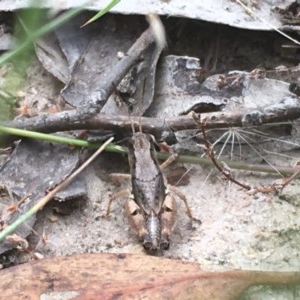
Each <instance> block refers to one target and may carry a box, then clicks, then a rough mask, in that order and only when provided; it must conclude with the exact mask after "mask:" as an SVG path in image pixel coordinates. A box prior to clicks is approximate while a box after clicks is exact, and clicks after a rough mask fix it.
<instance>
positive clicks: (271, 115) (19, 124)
mask: <svg viewBox="0 0 300 300" xmlns="http://www.w3.org/2000/svg"><path fill="white" fill-rule="evenodd" d="M299 117H300V102H299V100H298V98H296V97H295V98H287V99H284V100H283V101H281V102H280V103H277V104H274V105H271V106H268V107H265V108H262V109H261V111H248V112H241V111H234V112H214V113H203V114H201V120H202V122H203V123H205V128H206V129H213V128H228V127H245V126H253V125H262V124H270V123H277V122H287V121H291V120H295V119H298V118H299ZM132 124H133V126H134V128H135V130H137V131H138V128H139V126H140V125H141V126H142V127H143V131H144V132H146V133H151V134H154V135H156V136H159V135H160V134H161V133H162V132H163V131H166V130H170V129H171V130H173V131H178V130H185V129H197V128H198V124H197V123H195V120H194V118H193V116H192V115H187V116H179V117H172V118H166V119H160V118H147V117H142V118H140V117H132V118H131V120H128V117H127V116H109V115H102V114H99V115H97V116H94V117H91V118H90V117H89V118H85V119H83V118H81V117H80V115H79V114H78V112H77V111H76V110H72V111H63V112H58V113H53V114H44V115H40V116H37V117H33V118H29V119H25V118H22V119H18V120H14V121H10V122H6V123H3V124H2V125H4V126H8V127H13V128H18V129H27V130H32V131H38V132H45V133H51V132H57V131H68V130H81V129H89V130H92V129H94V130H99V129H109V130H112V131H114V132H127V133H130V132H131V129H132Z"/></svg>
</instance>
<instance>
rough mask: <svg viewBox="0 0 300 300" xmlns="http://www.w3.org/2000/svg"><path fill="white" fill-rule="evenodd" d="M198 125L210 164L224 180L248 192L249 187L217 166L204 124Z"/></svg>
mask: <svg viewBox="0 0 300 300" xmlns="http://www.w3.org/2000/svg"><path fill="white" fill-rule="evenodd" d="M200 125H201V131H202V135H203V139H204V143H205V147H206V152H207V154H208V156H209V158H210V159H211V161H212V163H213V164H214V166H215V167H216V168H217V169H218V170H219V171H220V172H221V173H222V174H223V175H224V176H225V177H226V179H228V180H230V181H232V182H233V183H235V184H237V185H238V186H240V187H242V188H243V189H246V190H248V191H249V190H251V187H250V186H249V185H247V184H244V183H241V182H239V181H237V180H236V179H234V178H233V177H232V176H231V175H230V172H226V171H224V169H223V168H222V167H221V166H220V165H219V163H218V162H217V160H216V158H215V154H214V150H213V149H212V147H211V144H210V142H209V141H208V139H207V136H206V132H205V124H204V123H203V122H201V123H200Z"/></svg>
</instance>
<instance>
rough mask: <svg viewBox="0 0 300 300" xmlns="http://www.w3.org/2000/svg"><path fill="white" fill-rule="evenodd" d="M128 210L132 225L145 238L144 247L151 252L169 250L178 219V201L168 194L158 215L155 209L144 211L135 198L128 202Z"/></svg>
mask: <svg viewBox="0 0 300 300" xmlns="http://www.w3.org/2000/svg"><path fill="white" fill-rule="evenodd" d="M126 211H127V215H128V218H129V221H130V223H131V226H132V227H133V228H134V230H135V231H136V232H137V233H138V235H139V237H140V238H141V239H142V240H143V247H144V248H145V250H147V251H149V252H155V251H158V250H167V249H169V246H170V240H169V237H170V235H171V233H172V231H173V228H174V225H175V219H176V212H177V209H176V203H175V202H174V201H173V198H171V197H169V195H167V197H166V199H165V202H164V204H163V207H162V211H161V212H160V213H159V214H158V215H157V214H156V213H155V212H154V211H153V210H151V211H150V213H149V214H146V213H145V212H144V213H143V212H142V210H141V208H140V207H139V206H138V205H137V203H136V202H135V201H133V200H130V201H129V202H128V203H127V204H126Z"/></svg>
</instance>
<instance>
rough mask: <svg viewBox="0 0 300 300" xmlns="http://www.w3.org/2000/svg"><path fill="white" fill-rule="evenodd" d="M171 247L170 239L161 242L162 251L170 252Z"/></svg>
mask: <svg viewBox="0 0 300 300" xmlns="http://www.w3.org/2000/svg"><path fill="white" fill-rule="evenodd" d="M169 247H170V242H169V240H168V239H166V238H164V239H162V241H161V242H160V248H161V249H162V250H168V249H169Z"/></svg>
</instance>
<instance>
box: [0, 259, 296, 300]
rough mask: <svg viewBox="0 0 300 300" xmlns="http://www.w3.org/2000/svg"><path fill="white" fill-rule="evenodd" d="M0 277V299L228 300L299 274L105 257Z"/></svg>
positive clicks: (55, 262) (39, 264) (41, 265)
mask: <svg viewBox="0 0 300 300" xmlns="http://www.w3.org/2000/svg"><path fill="white" fill-rule="evenodd" d="M0 274H1V281H0V290H1V293H2V298H3V299H46V297H50V296H52V297H54V298H51V299H58V298H59V297H61V296H62V295H64V296H66V295H69V298H67V299H84V300H87V299H93V300H94V299H117V298H118V299H119V298H121V299H201V300H206V299H207V300H218V299H220V300H226V299H228V300H229V299H236V298H237V297H238V296H239V295H240V294H241V293H242V292H243V291H245V290H246V289H247V288H249V287H250V286H253V285H264V284H268V285H270V284H271V285H272V284H299V283H300V272H263V271H228V272H205V271H201V269H200V267H199V265H197V264H195V263H188V262H183V261H179V260H171V259H165V258H160V257H151V256H146V255H131V254H107V253H98V254H80V255H74V256H68V257H55V258H49V259H44V260H39V261H31V262H29V263H26V264H23V265H18V266H15V267H11V268H8V269H4V270H1V271H0ZM7 287H9V288H7ZM47 299H48V298H47Z"/></svg>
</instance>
